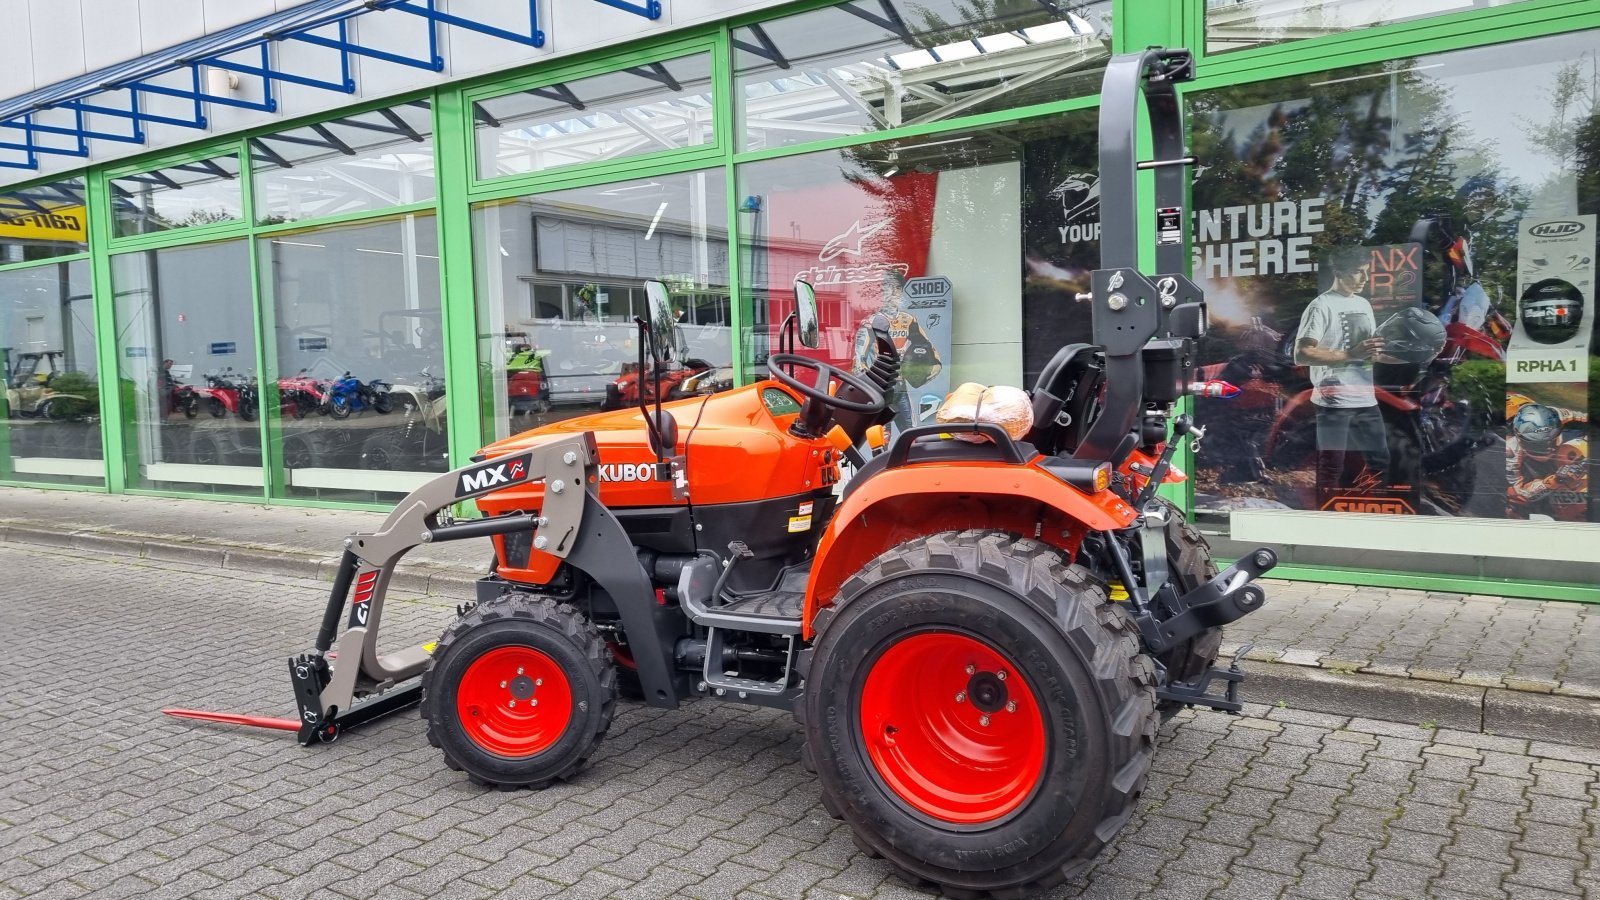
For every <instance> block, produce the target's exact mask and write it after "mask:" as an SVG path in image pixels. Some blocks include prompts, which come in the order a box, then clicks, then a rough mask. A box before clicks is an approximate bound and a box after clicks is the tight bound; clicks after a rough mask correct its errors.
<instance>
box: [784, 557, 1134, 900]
mask: <svg viewBox="0 0 1600 900" xmlns="http://www.w3.org/2000/svg"><path fill="white" fill-rule="evenodd" d="M816 628H817V631H818V634H817V638H816V641H815V642H814V644H813V649H812V650H810V651H808V652H807V654H806V655H805V659H804V660H803V665H802V674H803V675H804V677H805V692H804V696H803V698H802V699H801V701H800V704H799V707H798V709H797V711H798V712H799V714H800V716H799V717H800V718H801V720H802V722H803V724H804V727H805V731H806V747H805V751H806V752H805V753H804V754H803V756H804V759H805V761H806V762H807V763H809V764H810V765H814V766H815V768H816V772H817V775H818V780H819V781H820V783H821V787H822V794H823V805H824V807H825V808H827V809H828V810H830V814H833V813H837V814H838V815H840V816H842V817H843V819H844V820H845V821H846V822H847V823H848V824H849V825H850V828H851V830H852V831H853V832H854V834H855V838H856V840H857V842H858V844H859V845H860V846H862V847H863V848H864V849H865V850H866V851H867V852H868V853H869V855H872V854H881V855H882V856H883V857H884V858H885V859H887V860H888V861H889V862H891V863H893V864H894V865H895V866H897V867H898V868H900V869H901V870H903V871H904V872H905V873H906V874H907V875H908V877H910V878H911V879H912V880H913V882H914V883H917V882H922V881H930V882H934V883H936V884H938V885H939V886H940V887H941V888H942V889H943V890H944V891H945V892H946V893H947V894H950V895H954V896H959V897H965V896H981V895H985V894H987V895H992V896H996V897H1002V898H1023V897H1034V896H1037V895H1038V894H1039V893H1041V892H1043V891H1045V890H1047V889H1048V888H1050V887H1052V886H1054V885H1056V884H1059V883H1061V882H1062V881H1065V880H1066V879H1067V878H1069V877H1071V876H1072V875H1074V874H1075V873H1077V872H1078V871H1079V870H1081V869H1082V868H1083V867H1084V866H1085V865H1087V863H1088V862H1089V861H1090V860H1092V859H1093V858H1094V857H1095V855H1096V854H1098V853H1099V852H1100V850H1101V848H1103V847H1104V846H1105V844H1106V843H1107V842H1108V841H1109V840H1110V839H1111V838H1112V837H1113V836H1114V835H1115V834H1116V833H1117V831H1118V830H1119V829H1120V828H1121V827H1122V826H1123V824H1124V823H1126V822H1127V820H1128V818H1129V817H1130V816H1131V815H1132V814H1133V811H1134V808H1135V805H1136V802H1137V800H1138V797H1139V793H1140V791H1142V790H1143V788H1144V783H1145V779H1146V777H1147V776H1148V774H1149V771H1150V762H1151V758H1152V755H1153V753H1154V748H1155V736H1156V728H1157V724H1158V718H1157V715H1156V711H1155V667H1154V664H1153V663H1152V662H1151V660H1150V659H1149V657H1147V656H1144V655H1143V654H1141V653H1140V644H1139V640H1138V633H1137V629H1136V628H1135V626H1134V624H1133V620H1132V619H1131V618H1130V617H1129V616H1128V614H1127V613H1126V612H1125V611H1124V610H1123V609H1121V608H1120V607H1119V606H1118V605H1117V604H1114V603H1111V602H1109V601H1108V600H1107V599H1106V594H1105V590H1104V588H1103V587H1102V586H1101V584H1100V582H1099V581H1098V580H1096V579H1094V578H1093V576H1091V575H1090V574H1089V573H1088V572H1087V571H1085V570H1084V569H1083V568H1081V567H1078V566H1068V565H1066V564H1064V563H1063V562H1062V560H1061V557H1060V556H1059V555H1057V553H1056V552H1055V550H1054V549H1052V548H1050V547H1048V546H1046V545H1044V544H1041V543H1039V542H1037V541H1032V540H1019V539H1016V538H1013V537H1011V536H1009V535H1004V534H997V533H993V532H984V531H965V532H947V533H943V534H937V535H933V536H930V537H926V538H919V539H917V540H913V541H910V542H908V543H905V544H902V545H900V546H899V547H896V548H894V549H893V550H890V551H888V552H886V553H884V554H883V555H881V556H879V557H878V558H877V559H875V560H873V561H872V562H871V563H869V564H868V565H867V566H866V567H865V568H863V569H862V570H861V571H860V572H859V573H857V574H856V575H855V576H854V577H852V578H851V579H850V580H849V581H848V582H847V583H846V584H845V586H844V588H843V589H842V590H841V592H840V601H839V602H838V603H837V604H836V605H835V606H833V607H830V608H827V609H824V610H823V611H822V612H821V613H819V614H818V616H817V619H816ZM946 635H954V636H955V637H956V638H957V639H975V640H977V641H978V642H979V643H980V644H982V645H986V647H987V649H988V650H992V651H995V652H996V654H997V656H998V658H999V659H1000V660H1001V661H1002V663H1003V664H1008V665H1010V666H1011V667H1013V668H1014V671H1015V673H1016V674H1015V675H1013V676H1012V680H1011V681H1009V682H1008V681H1006V680H1005V679H1004V677H1003V675H1001V680H1002V683H1007V684H1011V685H1014V686H1015V687H1014V688H1013V689H1015V690H1017V691H1018V693H1016V694H1013V695H1011V696H1013V697H1016V698H1023V697H1026V698H1029V700H1032V701H1033V702H1027V701H1024V702H1023V704H1022V705H1020V707H1019V708H1020V709H1021V710H1022V711H1023V713H1024V715H1026V714H1027V713H1028V711H1029V710H1030V709H1032V710H1033V713H1034V715H1036V716H1038V717H1039V718H1038V719H1036V720H1035V721H1036V722H1038V723H1039V724H1040V725H1041V726H1042V733H1043V735H1044V738H1043V742H1042V744H1039V745H1037V746H1040V748H1041V752H1040V754H1039V756H1038V760H1039V762H1038V766H1037V768H1038V774H1037V776H1036V780H1035V781H1034V782H1033V784H1032V785H1031V787H1028V788H1026V790H1027V791H1028V793H1027V794H1026V796H1025V797H1021V798H1020V799H1013V800H1012V801H1011V803H1012V804H1013V805H1010V806H1007V807H1004V808H1003V809H1004V811H1003V812H999V811H998V810H999V809H1000V808H997V813H996V814H995V815H994V816H992V817H991V818H988V819H985V820H978V819H974V820H973V821H971V822H969V823H967V824H956V823H955V817H954V816H952V817H944V818H941V817H936V816H934V815H931V814H929V813H926V812H924V811H922V810H920V809H918V808H917V807H915V806H913V804H912V803H911V802H909V801H908V800H907V799H905V798H904V797H903V796H902V795H901V794H900V793H898V792H897V791H896V790H895V789H894V788H893V787H891V786H890V782H889V781H887V780H886V779H885V776H884V775H883V773H882V772H881V771H880V769H879V768H878V766H877V765H876V764H875V763H874V762H873V761H872V759H871V756H870V755H869V754H870V751H869V750H868V747H867V737H866V735H865V731H866V727H865V726H864V725H863V719H864V715H863V712H864V710H867V709H868V706H869V703H868V702H867V701H864V700H863V697H864V695H865V694H866V693H867V692H868V689H869V688H870V687H871V684H870V682H869V676H871V675H872V673H873V671H874V667H876V666H878V665H880V663H883V661H884V660H885V659H886V658H887V656H888V654H889V652H890V651H891V650H894V649H895V648H896V647H898V646H901V645H902V644H903V642H906V641H908V639H912V638H923V637H924V636H932V637H935V638H943V637H944V636H946ZM896 652H900V651H896ZM900 658H902V659H903V658H905V657H904V655H903V654H902V656H901V657H900ZM1019 661H1020V662H1019ZM925 662H926V661H925V660H922V659H916V660H915V662H914V663H913V664H912V667H911V668H908V669H907V670H906V671H909V672H917V673H922V672H924V669H922V668H918V667H919V666H922V665H923V664H924V663H925ZM940 662H941V664H943V663H948V662H949V658H948V657H946V658H942V659H941V661H940ZM933 668H934V667H932V666H929V667H928V670H927V671H926V675H925V677H926V678H927V679H928V680H927V681H922V680H920V677H919V681H918V683H919V684H925V685H935V684H936V682H935V681H934V680H933V679H936V678H942V677H943V676H942V674H940V673H942V672H943V669H942V666H941V667H939V668H938V671H932V669H933ZM963 672H965V673H972V672H973V670H972V669H965V670H960V671H957V672H955V673H953V676H954V677H955V678H957V679H959V678H960V677H961V676H962V674H963ZM988 674H991V673H989V672H988V671H987V670H984V671H979V672H977V673H976V674H974V675H972V676H971V677H973V678H982V677H984V676H985V675H988ZM1018 678H1020V681H1018V680H1017V679H1018ZM974 684H976V682H974ZM990 685H991V686H992V685H993V682H992V681H991V682H990ZM947 687H948V686H946V685H938V686H933V687H928V688H927V691H928V693H927V694H925V695H924V697H926V698H935V699H927V700H919V702H923V703H933V702H937V699H936V698H942V697H943V696H945V694H944V693H942V691H944V690H946V689H947ZM1024 689H1026V690H1027V691H1028V692H1027V693H1023V690H1024ZM878 696H880V697H881V696H883V695H882V694H879V695H878ZM1004 696H1006V695H1005V694H1004V693H1003V692H1002V694H1001V697H1002V699H1003V698H1004ZM978 697H979V694H978V693H977V692H976V690H975V689H974V693H973V694H972V698H973V699H972V700H971V702H970V703H967V699H966V698H967V694H966V693H965V692H962V693H959V694H957V695H956V696H955V702H957V703H967V705H966V706H961V707H959V708H958V709H959V710H960V712H959V713H958V714H959V715H962V716H966V715H970V713H967V712H965V710H966V709H967V707H968V706H971V707H972V708H973V712H977V711H978V709H979V708H980V706H979V705H980V700H979V699H977V698H978ZM1034 698H1037V699H1034ZM989 699H990V700H991V701H992V699H993V698H992V697H991V698H989ZM908 705H909V704H908ZM983 708H985V709H987V708H992V707H983ZM1002 709H1003V711H1000V712H995V713H994V715H996V716H999V715H1005V714H1007V713H1010V712H1014V711H1015V710H1013V709H1012V708H1011V707H1010V706H1009V705H1008V706H1005V707H1003V708H1002ZM1017 721H1019V722H1021V723H1023V724H1024V725H1031V724H1032V723H1028V722H1027V721H1026V720H1017ZM980 724H982V725H983V727H984V728H987V727H988V725H989V723H988V722H987V721H983V722H981V723H980ZM1008 725H1009V723H1008V722H1006V721H1002V723H1000V726H999V727H1000V728H1002V729H1003V728H1005V727H1008ZM875 727H876V726H874V728H875ZM917 728H918V724H917V723H916V722H915V721H913V722H911V723H910V729H909V730H907V731H905V732H902V731H900V730H899V729H897V728H895V727H893V726H886V727H885V730H884V732H883V735H884V736H885V738H887V740H878V744H879V745H880V746H884V745H888V746H893V743H892V742H893V740H895V738H894V736H895V735H897V734H899V735H901V736H902V738H905V737H906V736H907V735H911V736H915V735H916V734H917ZM880 752H882V751H881V750H880ZM894 752H904V753H906V754H907V756H906V758H910V757H909V754H910V750H905V751H894ZM919 774H921V773H914V775H919ZM907 780H908V781H909V780H911V779H907ZM1028 780H1029V779H1028V778H1027V777H1024V778H1023V779H1022V780H1021V782H1020V783H1022V784H1024V785H1026V784H1027V783H1028ZM1018 796H1019V795H1016V794H1014V795H1013V798H1017V797H1018Z"/></svg>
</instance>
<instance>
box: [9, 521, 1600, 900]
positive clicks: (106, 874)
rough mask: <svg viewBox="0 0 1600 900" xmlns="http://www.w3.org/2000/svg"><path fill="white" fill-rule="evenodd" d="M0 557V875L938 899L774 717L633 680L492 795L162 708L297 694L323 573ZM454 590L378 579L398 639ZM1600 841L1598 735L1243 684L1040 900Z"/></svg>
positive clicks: (515, 894)
mask: <svg viewBox="0 0 1600 900" xmlns="http://www.w3.org/2000/svg"><path fill="white" fill-rule="evenodd" d="M0 572H6V573H14V575H15V576H17V577H13V578H9V579H6V580H5V582H4V583H0V629H4V631H5V633H6V635H7V636H8V645H9V646H10V648H11V649H10V651H9V655H8V657H7V662H8V663H9V667H8V670H7V671H8V672H9V673H10V675H11V677H10V679H9V680H8V683H7V690H6V691H5V692H4V693H3V694H0V715H3V716H4V718H5V721H6V722H7V725H8V727H7V728H6V729H5V731H4V732H3V733H0V898H9V897H13V896H16V897H24V896H25V897H33V898H77V897H96V898H100V897H140V898H167V897H174V898H176V897H195V898H207V900H210V898H217V900H221V898H233V897H244V896H250V897H265V898H277V900H299V898H310V897H345V898H354V900H362V898H369V897H384V898H399V900H408V898H413V900H414V898H423V897H459V898H468V900H471V898H479V897H506V898H519V900H520V898H535V897H561V898H563V900H568V898H587V897H617V898H629V900H632V898H638V900H663V898H695V900H731V898H739V900H854V898H873V900H908V898H925V897H931V896H933V895H932V894H931V893H929V892H928V891H926V890H923V889H920V888H918V887H916V886H913V885H910V884H907V883H906V882H904V881H902V880H900V878H899V877H898V876H897V875H895V874H894V873H893V872H892V870H891V869H890V868H889V867H888V866H887V865H885V864H884V863H883V862H882V861H881V860H875V859H870V858H868V857H867V856H866V855H865V854H863V853H861V852H860V851H859V850H858V849H857V848H856V846H855V844H854V842H853V841H852V840H851V837H850V834H849V831H848V829H847V828H846V827H845V826H844V825H843V824H842V823H840V822H837V821H835V820H833V819H831V818H829V817H828V815H827V814H826V812H825V811H824V810H823V808H822V806H821V804H820V802H819V794H818V788H817V785H816V781H815V778H814V777H813V776H811V775H809V774H807V773H806V771H805V770H804V768H803V767H802V766H801V763H800V745H801V739H802V737H801V730H800V727H799V726H798V725H797V724H796V723H795V722H794V720H793V719H792V718H791V717H789V716H787V715H785V714H783V713H780V712H777V711H773V710H763V709H753V708H748V707H739V706H734V705H729V704H718V703H712V702H705V701H702V702H695V703H690V704H687V705H686V706H684V707H683V708H681V709H678V710H672V711H666V710H657V709H650V708H647V707H643V706H640V705H637V704H632V703H624V704H622V705H621V706H620V707H619V713H618V716H617V718H616V720H615V722H614V723H613V725H612V727H611V729H610V731H609V733H608V734H607V735H606V737H605V739H604V740H603V741H602V742H601V744H600V746H599V747H598V749H597V751H596V753H595V755H594V757H593V758H592V761H591V763H592V764H591V767H590V768H589V769H587V770H586V771H585V772H583V773H581V774H580V775H579V776H578V777H576V778H575V779H573V780H572V781H571V782H570V783H563V784H557V785H555V786H553V787H551V788H549V789H548V790H545V791H539V792H528V791H518V792H504V793H503V792H497V791H488V790H483V789H480V788H477V787H474V786H473V785H471V784H470V783H468V781H467V779H466V778H464V777H463V776H462V775H460V774H459V773H455V772H451V771H449V770H448V769H446V768H445V765H444V762H443V759H442V757H441V755H440V753H439V752H438V751H437V750H434V749H432V748H430V747H428V745H427V740H426V738H425V736H424V734H423V731H424V726H423V723H422V721H421V720H420V719H419V718H418V717H417V715H416V713H415V712H408V713H402V714H398V715H395V716H393V717H390V718H387V719H384V720H381V721H379V722H376V723H373V724H371V725H368V726H364V727H362V728H359V729H356V730H354V731H352V732H350V733H349V734H347V735H345V736H344V737H343V738H342V739H341V740H340V741H338V742H337V743H335V744H332V745H327V746H319V747H315V748H308V749H303V748H300V747H297V746H295V744H294V742H293V740H292V739H291V738H290V737H289V736H288V735H285V734H281V733H277V732H262V731H255V730H250V729H242V728H233V727H225V726H212V725H203V724H199V723H194V722H183V721H177V720H173V719H167V718H164V717H162V716H161V715H159V713H158V710H159V709H160V708H162V707H164V706H169V705H188V706H197V707H202V708H214V709H226V710H232V711H240V712H255V713H261V714H266V715H282V714H284V712H285V711H287V710H288V709H290V708H292V703H291V700H290V692H289V686H288V683H287V677H286V674H285V672H284V671H283V659H284V657H285V655H287V654H289V653H292V652H295V651H297V650H300V649H303V648H304V647H305V646H306V644H307V642H308V641H309V639H310V636H311V634H312V632H313V631H314V630H315V627H316V622H317V619H318V613H319V609H320V605H321V602H322V599H323V591H324V589H325V585H323V584H320V583H319V582H317V581H313V580H308V579H300V578H293V577H285V576H266V575H260V574H252V573H249V572H243V571H228V570H212V569H207V568H202V567H194V566H190V565H187V564H185V563H183V562H171V561H161V560H149V559H131V558H128V557H118V556H112V555H108V554H104V553H98V552H85V551H78V550H62V549H58V548H49V547H40V546H37V545H23V544H0ZM24 580H25V583H23V582H24ZM453 605H454V604H453V603H452V602H449V601H447V600H445V599H441V598H430V597H426V596H418V595H415V594H406V593H403V592H402V593H401V594H397V595H393V596H392V601H391V605H390V606H389V607H388V609H387V610H386V618H385V629H386V633H388V632H389V631H391V630H392V635H389V636H390V637H392V639H393V640H394V641H395V642H397V643H398V642H405V641H412V640H418V639H422V638H424V637H431V636H436V635H437V634H438V632H439V630H440V629H441V628H442V627H443V624H444V623H446V622H448V621H449V619H450V618H451V617H452V616H453V615H454V612H453V609H452V607H453ZM386 643H387V642H386ZM1596 860H1600V751H1596V750H1587V749H1582V748H1575V747H1571V746H1566V745H1562V744H1558V743H1548V742H1539V741H1528V740H1521V739H1513V738H1507V737H1503V736H1489V735H1483V734H1477V733H1466V732H1460V731H1452V730H1448V729H1425V728H1419V727H1418V726H1417V725H1415V724H1409V723H1391V722H1382V721H1375V720H1370V719H1359V718H1350V717H1343V716H1329V715H1320V714H1316V713H1309V712H1305V711H1303V710H1300V709H1296V708H1288V709H1283V708H1277V707H1273V706H1265V705H1259V704H1252V705H1250V706H1249V707H1247V709H1246V714H1245V715H1244V716H1242V717H1229V716H1224V715H1220V714H1217V713H1212V712H1184V713H1180V714H1179V716H1178V717H1177V718H1176V719H1174V720H1173V721H1172V722H1170V723H1168V724H1167V725H1166V726H1165V727H1163V728H1162V730H1161V733H1160V736H1159V738H1158V749H1157V752H1156V755H1155V759H1154V763H1153V770H1152V772H1151V775H1150V778H1149V781H1148V783H1147V785H1146V787H1145V790H1144V793H1143V796H1142V798H1141V800H1140V803H1139V807H1138V811H1137V812H1136V813H1135V814H1134V816H1133V818H1132V819H1131V820H1130V821H1129V822H1128V824H1127V827H1126V828H1124V829H1123V830H1122V832H1121V834H1120V835H1119V836H1118V837H1117V838H1116V839H1115V840H1114V841H1113V843H1112V844H1111V846H1109V847H1108V848H1107V849H1106V851H1105V852H1104V853H1103V854H1102V855H1101V856H1100V858H1099V859H1098V860H1097V861H1096V863H1095V864H1094V865H1093V867H1092V868H1090V869H1089V870H1088V871H1086V872H1085V873H1083V874H1082V875H1081V876H1080V877H1079V878H1077V879H1075V880H1074V881H1072V882H1070V883H1069V884H1067V885H1065V886H1063V887H1061V888H1058V889H1056V890H1053V891H1051V892H1049V893H1048V894H1045V895H1043V896H1042V897H1041V898H1040V900H1061V898H1066V897H1084V898H1160V900H1171V898H1188V897H1193V898H1200V897H1211V898H1219V900H1220V898H1246V900H1257V898H1262V900H1266V898H1280V897H1282V898H1296V900H1311V898H1336V900H1337V898H1356V900H1368V898H1371V900H1378V898H1387V900H1394V898H1405V900H1416V898H1430V900H1434V898H1437V900H1458V898H1484V900H1494V898H1505V900H1538V898H1570V897H1582V896H1590V895H1594V896H1600V867H1597V866H1596V865H1595V861H1596Z"/></svg>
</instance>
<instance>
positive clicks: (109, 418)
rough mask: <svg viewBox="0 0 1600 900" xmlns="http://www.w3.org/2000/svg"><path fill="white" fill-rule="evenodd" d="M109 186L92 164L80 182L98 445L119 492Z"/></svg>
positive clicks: (124, 480)
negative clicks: (86, 245) (96, 390)
mask: <svg viewBox="0 0 1600 900" xmlns="http://www.w3.org/2000/svg"><path fill="white" fill-rule="evenodd" d="M111 214H112V213H111V190H110V183H109V179H108V178H107V177H106V172H105V169H104V168H101V167H96V168H93V169H90V170H89V172H88V174H87V176H86V178H85V184H84V206H83V215H84V218H85V219H86V220H87V223H86V225H87V230H88V233H89V275H90V282H91V283H92V284H93V286H94V287H93V291H94V345H95V361H96V368H98V369H99V370H100V373H99V374H100V377H99V381H100V446H101V449H102V456H103V457H104V464H105V477H106V490H108V491H110V492H112V493H114V494H120V493H122V492H123V491H125V490H127V489H128V482H129V480H130V479H129V477H128V464H129V460H128V452H127V446H128V443H127V441H126V436H127V430H126V429H127V425H126V424H125V422H126V418H127V413H128V411H127V410H125V409H124V408H123V402H122V401H123V400H124V399H127V398H125V397H124V396H123V393H122V376H121V369H120V367H119V366H118V362H119V356H118V353H117V315H116V294H115V293H113V287H112V283H111V254H110V253H108V252H107V251H106V248H107V247H108V246H109V245H110V242H111Z"/></svg>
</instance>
